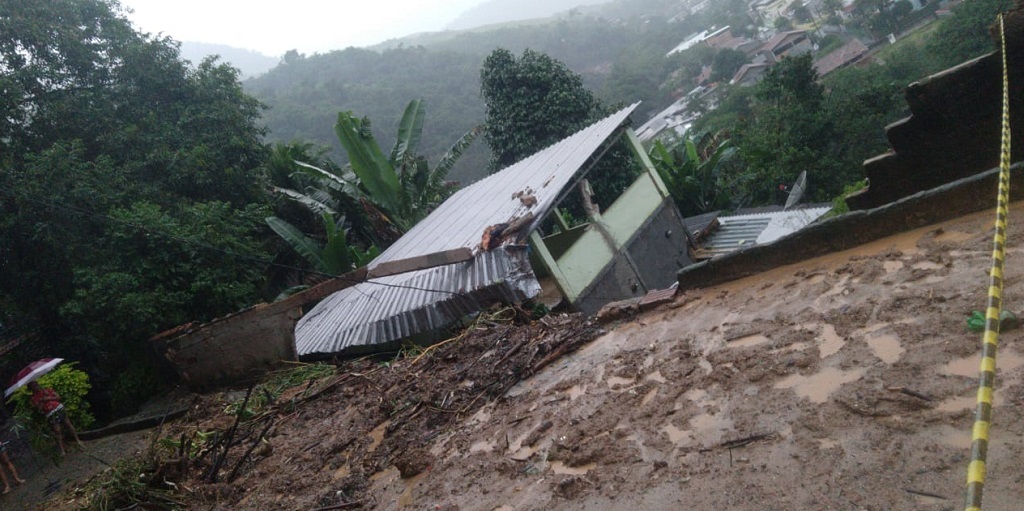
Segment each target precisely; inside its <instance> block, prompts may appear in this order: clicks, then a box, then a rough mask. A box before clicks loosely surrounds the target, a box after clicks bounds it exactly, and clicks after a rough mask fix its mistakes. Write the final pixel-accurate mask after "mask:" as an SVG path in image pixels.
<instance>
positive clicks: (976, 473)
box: [964, 14, 1010, 511]
mask: <svg viewBox="0 0 1024 511" xmlns="http://www.w3.org/2000/svg"><path fill="white" fill-rule="evenodd" d="M999 34H1000V38H1001V52H1000V53H1002V58H1003V136H1002V144H1001V146H1000V150H999V199H998V202H997V203H998V205H997V207H996V233H995V239H994V241H993V245H994V248H993V250H992V271H991V272H990V273H989V275H990V277H991V281H990V284H989V288H988V308H987V309H986V311H985V334H984V336H983V337H982V343H981V369H980V373H979V375H978V406H977V408H976V409H975V411H974V428H973V430H972V433H971V464H970V465H969V466H968V468H967V492H966V498H965V501H966V503H965V504H964V506H965V507H964V509H965V510H966V511H982V510H981V503H982V494H983V492H984V489H985V471H986V460H987V459H988V442H989V427H990V426H991V424H992V394H993V388H994V386H995V380H996V348H997V346H998V343H999V313H1000V312H1001V311H1002V308H1003V256H1004V254H1005V247H1006V217H1007V214H1008V211H1009V208H1008V207H1007V204H1008V203H1009V202H1010V92H1009V91H1010V79H1009V74H1008V73H1007V69H1006V33H1005V30H1004V27H1003V15H1002V14H1000V15H999Z"/></svg>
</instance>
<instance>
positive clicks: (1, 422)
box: [0, 403, 25, 495]
mask: <svg viewBox="0 0 1024 511" xmlns="http://www.w3.org/2000/svg"><path fill="white" fill-rule="evenodd" d="M13 422H14V421H13V420H12V419H11V414H9V413H8V412H7V408H4V405H3V403H0V464H2V465H4V466H6V468H7V470H10V472H11V475H13V476H14V482H15V483H16V484H22V483H24V482H25V480H24V479H22V478H21V476H19V475H18V469H17V468H14V463H12V462H11V457H10V456H9V455H8V454H7V445H8V444H9V443H10V441H9V440H8V439H7V436H8V434H9V433H10V430H11V427H12V423H13ZM0 480H3V483H4V489H3V493H2V494H3V495H7V494H8V493H10V492H11V483H10V481H8V480H7V473H6V472H5V471H4V467H2V466H0Z"/></svg>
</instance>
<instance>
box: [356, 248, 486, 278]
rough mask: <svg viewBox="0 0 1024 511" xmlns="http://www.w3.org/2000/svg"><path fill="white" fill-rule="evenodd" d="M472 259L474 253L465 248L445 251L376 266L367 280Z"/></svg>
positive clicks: (368, 273) (369, 273) (368, 274)
mask: <svg viewBox="0 0 1024 511" xmlns="http://www.w3.org/2000/svg"><path fill="white" fill-rule="evenodd" d="M471 259H473V251H472V250H470V249H468V248H465V247H460V248H456V249H452V250H445V251H444V252H435V253H433V254H426V255H421V256H416V257H410V258H408V259H399V260H397V261H388V262H386V263H381V264H378V265H377V266H374V267H373V269H371V270H370V271H369V272H367V278H371V279H375V278H378V277H387V276H389V275H397V274H399V273H408V272H411V271H419V270H426V269H429V268H435V267H438V266H446V265H449V264H455V263H462V262H465V261H469V260H471Z"/></svg>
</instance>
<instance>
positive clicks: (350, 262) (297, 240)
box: [266, 210, 380, 275]
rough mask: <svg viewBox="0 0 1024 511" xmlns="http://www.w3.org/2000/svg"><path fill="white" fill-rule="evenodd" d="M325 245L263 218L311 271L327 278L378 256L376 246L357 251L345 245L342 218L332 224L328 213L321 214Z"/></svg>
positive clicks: (285, 224)
mask: <svg viewBox="0 0 1024 511" xmlns="http://www.w3.org/2000/svg"><path fill="white" fill-rule="evenodd" d="M321 218H323V222H324V230H325V232H326V235H327V236H326V240H327V242H326V243H325V244H324V245H323V246H321V245H320V244H319V243H317V242H316V241H314V240H313V239H311V238H310V237H308V236H306V235H305V234H303V233H302V231H300V230H299V229H298V228H296V227H295V226H294V225H292V224H290V223H288V222H287V221H285V220H282V219H280V218H278V217H276V216H271V217H267V218H266V222H267V225H269V226H270V228H271V229H273V230H274V232H276V233H277V234H278V236H280V237H281V239H283V240H285V241H286V242H287V243H288V244H289V245H291V247H292V248H293V249H295V251H296V252H298V253H299V254H300V255H301V256H302V257H303V258H305V259H306V261H307V262H309V264H310V265H311V266H312V267H313V269H314V270H316V271H318V272H320V273H324V274H327V275H341V274H343V273H346V272H349V271H352V270H354V269H355V268H358V267H361V266H365V265H366V264H367V263H369V262H370V261H372V260H373V258H375V257H377V256H378V255H379V254H380V250H379V249H378V248H377V247H376V246H370V248H369V249H367V250H360V249H359V248H358V247H354V246H352V245H350V244H349V243H348V229H346V228H345V217H341V218H340V219H338V220H335V218H334V214H333V213H332V212H331V211H326V210H325V211H323V212H322V214H321Z"/></svg>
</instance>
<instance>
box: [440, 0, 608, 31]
mask: <svg viewBox="0 0 1024 511" xmlns="http://www.w3.org/2000/svg"><path fill="white" fill-rule="evenodd" d="M609 1H610V0H489V1H487V2H484V3H482V4H480V5H478V6H476V7H474V8H472V9H469V10H468V11H466V12H464V13H462V14H461V15H460V16H459V17H458V18H456V19H455V21H453V22H451V24H449V25H448V27H447V28H448V29H450V30H465V29H468V28H476V27H481V26H484V25H491V24H495V23H505V22H509V21H517V20H528V19H533V18H546V17H548V16H551V15H553V14H557V13H560V12H563V11H568V10H570V9H572V8H574V7H579V6H582V5H593V4H602V3H608V2H609Z"/></svg>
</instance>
